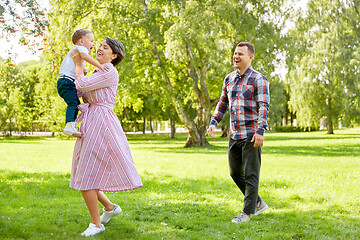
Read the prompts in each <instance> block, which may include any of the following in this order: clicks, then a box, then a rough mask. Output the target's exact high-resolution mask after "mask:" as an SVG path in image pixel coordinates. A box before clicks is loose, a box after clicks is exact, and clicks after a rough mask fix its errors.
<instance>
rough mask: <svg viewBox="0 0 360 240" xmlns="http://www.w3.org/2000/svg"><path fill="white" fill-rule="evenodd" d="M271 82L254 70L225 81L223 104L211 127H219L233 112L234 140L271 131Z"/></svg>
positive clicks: (217, 110) (219, 105) (251, 69)
mask: <svg viewBox="0 0 360 240" xmlns="http://www.w3.org/2000/svg"><path fill="white" fill-rule="evenodd" d="M269 103H270V93H269V82H268V80H267V79H266V78H265V77H264V76H263V75H262V74H261V73H259V72H257V71H255V70H254V69H253V68H252V67H251V66H250V67H249V68H248V69H247V70H246V71H245V72H244V73H243V74H242V75H241V76H240V74H239V73H238V72H237V71H234V72H232V73H230V74H228V75H227V76H226V77H225V80H224V85H223V88H222V92H221V96H220V100H219V102H218V104H217V106H216V109H215V112H214V114H213V116H212V117H211V121H210V125H215V126H216V125H217V124H218V123H219V122H220V121H221V119H222V118H223V116H224V114H225V113H226V111H227V109H228V108H229V110H230V137H231V138H232V139H234V140H240V139H244V138H248V137H252V136H253V135H254V134H255V133H258V134H260V135H264V132H265V129H267V126H268V125H267V118H268V113H269Z"/></svg>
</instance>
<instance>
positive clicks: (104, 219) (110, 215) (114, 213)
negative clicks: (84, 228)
mask: <svg viewBox="0 0 360 240" xmlns="http://www.w3.org/2000/svg"><path fill="white" fill-rule="evenodd" d="M120 213H121V208H120V207H119V205H116V204H114V209H113V210H111V211H105V208H104V212H103V214H101V216H100V221H101V222H102V223H108V222H109V221H110V219H111V218H113V217H115V216H117V215H119V214H120Z"/></svg>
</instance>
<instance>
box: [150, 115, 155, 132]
mask: <svg viewBox="0 0 360 240" xmlns="http://www.w3.org/2000/svg"><path fill="white" fill-rule="evenodd" d="M149 120H150V131H151V133H152V135H154V128H153V121H152V117H151V116H150V119H149Z"/></svg>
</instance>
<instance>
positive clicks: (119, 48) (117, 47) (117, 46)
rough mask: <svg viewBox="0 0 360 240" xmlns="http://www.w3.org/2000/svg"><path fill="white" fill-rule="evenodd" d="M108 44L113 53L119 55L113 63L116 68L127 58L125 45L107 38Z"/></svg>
mask: <svg viewBox="0 0 360 240" xmlns="http://www.w3.org/2000/svg"><path fill="white" fill-rule="evenodd" d="M105 38H106V43H107V44H108V45H109V46H110V48H111V50H112V52H113V53H114V54H117V57H116V58H115V59H113V60H112V61H111V63H112V64H113V65H114V66H116V65H118V64H119V63H120V62H121V61H122V60H123V59H124V57H125V48H124V45H123V44H122V43H121V42H120V41H118V40H116V39H113V38H109V37H105Z"/></svg>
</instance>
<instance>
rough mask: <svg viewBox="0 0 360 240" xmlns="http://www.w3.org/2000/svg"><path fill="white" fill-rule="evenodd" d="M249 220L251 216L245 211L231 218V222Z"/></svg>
mask: <svg viewBox="0 0 360 240" xmlns="http://www.w3.org/2000/svg"><path fill="white" fill-rule="evenodd" d="M247 221H250V216H248V215H246V213H244V212H242V213H240V214H239V215H237V216H236V217H234V218H233V220H231V222H233V223H243V222H247Z"/></svg>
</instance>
